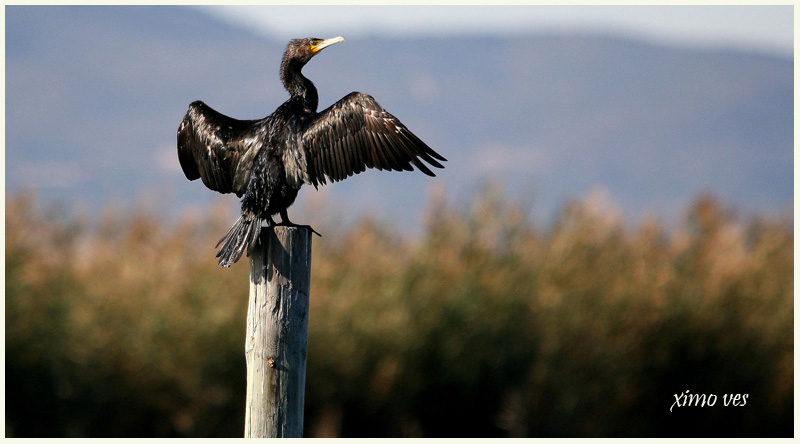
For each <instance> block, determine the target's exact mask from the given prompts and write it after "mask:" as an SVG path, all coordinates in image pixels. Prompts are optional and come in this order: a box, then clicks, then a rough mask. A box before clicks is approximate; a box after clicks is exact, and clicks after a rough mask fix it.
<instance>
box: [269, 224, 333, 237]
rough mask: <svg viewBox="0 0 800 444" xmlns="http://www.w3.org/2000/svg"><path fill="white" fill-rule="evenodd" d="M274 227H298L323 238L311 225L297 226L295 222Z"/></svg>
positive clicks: (274, 225)
mask: <svg viewBox="0 0 800 444" xmlns="http://www.w3.org/2000/svg"><path fill="white" fill-rule="evenodd" d="M272 226H273V227H297V228H308V229H309V230H311V232H312V233H314V234H316V235H317V236H319V237H322V235H321V234H319V233H318V232H317V230H315V229H314V228H312V227H311V225H298V224H296V223H293V222H281V223H274V224H273V225H272Z"/></svg>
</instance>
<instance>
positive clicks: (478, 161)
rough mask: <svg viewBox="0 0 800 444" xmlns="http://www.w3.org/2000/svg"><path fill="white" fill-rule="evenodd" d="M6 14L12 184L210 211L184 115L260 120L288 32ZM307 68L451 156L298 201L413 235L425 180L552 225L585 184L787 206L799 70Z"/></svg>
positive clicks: (535, 52)
mask: <svg viewBox="0 0 800 444" xmlns="http://www.w3.org/2000/svg"><path fill="white" fill-rule="evenodd" d="M5 12H6V190H7V192H13V191H15V190H19V189H23V188H34V189H37V190H38V192H39V194H40V195H41V196H43V197H44V198H46V199H49V200H57V201H60V202H62V204H63V205H65V206H67V207H72V206H77V207H82V208H86V209H88V210H89V211H97V210H99V209H101V208H103V207H105V206H106V205H108V204H109V203H113V204H115V205H121V206H126V205H128V204H130V203H132V202H134V201H136V200H137V199H139V198H141V197H142V196H146V197H150V198H151V200H157V201H158V202H159V203H158V204H157V206H158V207H159V208H170V209H172V210H171V211H172V212H173V214H175V213H179V212H181V211H183V210H184V209H187V208H190V207H195V208H197V207H203V208H204V207H205V206H206V205H207V203H208V202H209V201H210V200H212V199H214V198H215V197H216V196H218V195H217V194H216V193H213V192H211V191H209V190H207V189H206V188H205V187H203V185H202V184H201V183H199V182H188V181H187V180H186V179H185V178H184V176H183V174H182V172H181V171H180V167H179V166H178V162H177V157H176V149H175V132H176V130H177V126H178V123H179V122H180V120H181V118H182V117H183V114H184V112H185V111H186V108H187V106H188V104H189V103H190V102H191V101H193V100H196V99H202V100H203V101H205V102H206V103H208V104H209V105H210V106H212V107H214V108H215V109H217V110H219V111H220V112H223V113H225V114H227V115H230V116H232V117H237V118H260V117H264V116H266V115H267V114H269V113H271V112H272V111H273V110H274V109H275V107H277V106H278V105H279V104H280V103H281V102H282V101H283V100H285V98H286V97H287V94H286V93H285V91H283V89H282V87H281V84H280V81H279V79H278V64H279V61H280V57H281V55H282V53H283V50H284V47H285V44H286V42H287V41H288V40H289V39H290V38H294V37H299V36H286V38H285V39H283V40H281V41H270V40H267V39H264V38H262V37H259V36H256V35H254V34H252V33H249V32H248V31H247V30H245V29H243V28H236V27H233V26H231V25H229V24H227V23H225V22H223V21H219V20H216V19H215V18H213V17H210V16H207V15H205V14H204V13H203V12H201V11H198V10H195V9H192V8H186V7H144V6H136V7H128V6H125V7H121V6H113V7H108V6H106V7H88V6H80V7H61V6H57V7H56V6H7V7H6V10H5ZM320 37H326V36H320ZM304 72H305V74H306V75H307V76H308V77H309V78H311V79H312V80H313V81H314V82H315V84H316V85H317V87H318V88H319V90H320V106H321V107H327V106H328V105H329V104H331V103H333V102H334V101H336V100H338V99H339V98H340V97H342V96H344V95H345V94H347V93H349V92H351V91H353V90H359V91H362V92H366V93H369V94H371V95H373V96H375V97H376V98H377V100H378V101H379V102H380V103H381V104H382V105H383V106H384V107H386V108H387V109H388V110H389V111H390V112H392V113H393V114H395V115H396V116H398V117H399V118H400V119H401V120H402V121H403V122H404V123H405V124H406V125H407V126H408V127H409V128H411V129H412V131H414V132H415V133H416V134H417V135H419V136H420V137H421V138H422V139H423V140H425V141H426V142H427V143H428V144H429V145H431V146H432V147H434V149H436V150H437V151H438V152H440V153H442V154H443V155H444V156H445V157H447V158H448V159H449V162H447V164H446V167H447V168H446V169H445V170H444V171H442V172H441V174H439V175H438V177H437V178H435V179H431V178H428V177H426V176H424V175H422V174H419V173H416V174H410V173H402V174H401V173H385V172H377V171H376V172H367V173H365V174H362V175H360V176H356V178H352V179H349V180H347V181H344V182H341V183H336V184H333V185H329V186H326V187H323V188H321V189H320V191H314V189H313V187H311V188H308V187H306V188H305V189H304V190H303V191H301V193H300V196H301V197H300V199H299V200H298V204H296V206H299V207H301V208H302V207H303V205H304V202H306V203H307V202H308V201H309V199H314V198H316V197H319V196H325V198H326V199H330V200H332V201H333V202H341V203H342V207H343V208H346V209H351V210H352V211H353V212H354V214H359V213H361V212H365V211H367V212H370V213H373V214H376V215H378V216H379V217H380V218H382V219H384V220H387V221H392V220H394V221H395V222H396V225H397V226H401V227H404V228H405V229H409V230H410V231H413V230H414V226H415V225H417V224H418V223H419V221H420V216H419V211H420V210H421V209H422V208H424V205H425V204H426V203H427V201H428V197H429V190H430V189H431V187H433V186H438V185H441V186H443V187H444V189H445V192H446V194H447V195H448V196H451V197H453V198H457V199H464V198H467V197H469V196H470V195H471V193H472V192H473V191H474V190H475V189H476V188H477V187H478V186H479V184H480V183H481V182H482V181H484V180H487V179H488V180H497V181H500V182H502V183H504V184H505V185H506V189H507V190H508V191H509V192H510V193H511V194H512V195H514V196H516V197H522V196H525V195H527V194H530V193H534V194H535V196H536V197H535V201H534V202H535V204H534V211H535V212H536V213H537V214H538V215H540V216H545V217H547V216H548V215H550V214H552V213H553V211H554V210H555V209H556V208H557V207H558V205H559V204H561V203H563V201H564V200H565V199H568V198H576V197H581V196H584V195H586V194H587V193H589V192H590V191H592V190H595V189H602V190H606V191H607V193H608V195H609V196H610V197H611V199H612V201H614V202H616V203H618V204H619V205H620V206H621V207H622V208H623V209H624V211H625V212H626V214H627V215H628V216H630V217H631V218H633V219H636V218H638V217H639V216H641V215H643V214H653V215H657V216H662V217H666V218H667V219H670V218H675V217H676V216H675V215H676V212H677V211H679V210H682V209H683V208H684V206H685V204H686V203H687V202H688V201H689V200H690V199H692V198H694V197H695V196H696V195H697V194H698V193H700V192H704V191H709V192H712V193H713V194H715V195H717V196H719V197H721V198H722V199H724V200H725V201H726V202H731V203H735V204H737V205H739V206H740V207H741V208H742V209H744V210H746V211H767V212H776V211H782V210H785V209H787V208H791V206H792V204H793V118H794V116H793V113H794V109H793V94H794V93H793V91H794V84H793V79H794V73H793V61H792V60H791V59H785V58H779V57H773V56H766V55H760V54H757V53H746V52H734V51H716V50H691V49H684V48H681V49H678V48H670V47H664V46H657V45H653V44H649V43H644V42H640V41H635V40H630V39H623V38H617V37H614V36H605V35H535V34H532V35H530V36H526V37H518V36H515V37H509V38H489V37H474V38H456V37H446V38H444V37H443V38H414V39H391V40H390V39H377V38H371V39H367V38H362V39H350V40H348V41H347V42H345V43H344V44H341V45H337V46H335V47H333V48H331V49H329V50H326V51H325V52H324V53H323V54H322V55H320V56H319V57H317V58H315V59H314V60H313V61H312V62H311V63H310V64H309V65H308V66H307V67H306V69H305V71H304ZM228 199H229V200H230V202H231V203H230V206H231V211H232V212H234V211H236V209H237V208H238V201H237V200H236V199H235V198H234V197H229V198H228ZM165 211H166V210H165ZM295 211H297V210H295ZM290 212H291V210H290ZM293 219H297V221H302V222H306V221H304V220H302V218H300V219H298V218H296V217H295V218H293ZM309 222H310V221H309Z"/></svg>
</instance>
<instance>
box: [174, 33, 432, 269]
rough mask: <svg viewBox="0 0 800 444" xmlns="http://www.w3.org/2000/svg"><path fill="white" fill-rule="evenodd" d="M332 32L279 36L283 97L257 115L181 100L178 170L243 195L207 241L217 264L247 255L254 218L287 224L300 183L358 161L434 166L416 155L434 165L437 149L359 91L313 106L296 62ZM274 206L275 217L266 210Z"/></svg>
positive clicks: (339, 172)
mask: <svg viewBox="0 0 800 444" xmlns="http://www.w3.org/2000/svg"><path fill="white" fill-rule="evenodd" d="M341 41H344V38H343V37H334V38H332V39H327V40H323V39H318V38H305V39H296V40H292V41H291V42H289V45H288V47H287V48H286V53H285V54H284V56H283V61H282V62H281V80H282V81H283V85H284V87H286V90H287V91H289V95H290V97H289V100H287V101H286V102H284V103H283V104H282V105H281V106H280V107H278V109H277V110H275V112H273V113H272V114H271V115H269V116H268V117H266V118H263V119H261V120H237V119H233V118H230V117H227V116H225V115H223V114H220V113H219V112H217V111H215V110H213V109H211V108H210V107H209V106H208V105H206V104H205V103H203V102H201V101H199V100H198V101H196V102H193V103H192V104H191V105H189V110H188V111H187V112H186V116H185V117H184V118H183V121H182V122H181V124H180V127H179V128H178V159H179V160H180V163H181V168H182V169H183V172H184V174H185V175H186V178H188V179H189V180H195V179H197V178H202V179H203V183H204V184H205V185H206V186H207V187H208V188H210V189H212V190H214V191H218V192H220V193H236V195H237V196H239V197H242V196H244V197H243V198H242V215H241V217H239V219H238V220H237V221H236V223H235V224H234V225H233V226H232V227H231V229H230V230H228V232H227V233H226V234H225V236H223V237H222V239H220V240H219V242H218V243H217V247H219V246H220V245H222V247H221V248H220V250H219V252H218V253H217V255H216V257H217V258H219V263H220V265H222V266H223V267H229V266H231V264H233V263H234V262H236V261H238V260H239V258H240V257H241V256H242V254H243V253H244V252H245V251H247V255H248V256H249V255H250V253H251V252H252V249H253V247H254V246H255V245H256V243H257V242H258V235H259V232H260V231H261V224H262V222H263V221H266V222H267V223H268V224H269V226H275V225H288V226H297V225H296V224H293V223H292V222H291V221H289V217H288V216H287V214H286V209H287V207H289V206H290V205H291V204H292V203H293V202H294V200H295V198H296V197H297V192H298V190H299V189H300V187H301V186H302V185H303V184H304V183H307V184H310V185H314V187H318V186H319V185H324V184H325V183H326V182H327V181H328V180H330V181H331V182H335V181H339V180H343V179H346V178H347V177H350V176H352V175H353V174H358V173H361V172H362V171H364V170H365V169H366V168H377V169H379V170H394V171H412V170H413V168H412V165H414V166H416V167H417V169H419V170H420V171H422V172H423V173H425V174H427V175H429V176H434V174H433V172H431V170H430V169H429V168H428V167H427V166H426V165H425V164H424V163H423V162H422V161H421V160H424V161H425V162H427V163H428V164H430V165H432V166H434V167H437V168H443V166H442V164H440V163H439V162H438V161H437V160H440V161H445V160H446V159H445V158H444V157H442V156H441V155H439V154H438V153H436V152H435V151H433V150H432V149H431V148H430V147H428V145H426V144H425V143H424V142H423V141H421V140H420V139H419V138H418V137H417V136H415V135H414V134H413V133H411V131H409V130H408V128H406V127H405V125H403V124H402V123H401V122H400V121H399V120H398V119H397V118H396V117H395V116H393V115H391V114H389V113H388V112H387V111H386V110H384V109H383V108H382V107H381V106H380V105H379V104H378V102H376V101H375V99H374V98H372V97H371V96H369V95H367V94H363V93H360V92H353V93H350V94H348V95H347V96H345V97H344V98H342V99H341V100H339V101H338V102H336V103H335V104H333V105H332V106H330V107H329V108H327V109H325V110H324V111H322V112H320V113H318V112H317V104H318V103H317V102H318V100H319V98H318V96H317V90H316V88H315V87H314V84H312V83H311V81H310V80H308V79H307V78H306V77H304V76H303V74H302V73H301V70H302V68H303V66H305V64H306V63H307V62H308V61H309V60H311V58H312V57H314V55H316V54H317V53H319V52H320V51H322V50H323V49H324V48H327V47H328V46H330V45H333V44H334V43H338V42H341ZM420 159H421V160H420ZM278 213H280V215H281V223H280V224H276V223H275V221H274V220H273V219H272V215H273V214H278ZM308 228H311V227H308ZM311 230H312V231H314V230H313V229H311ZM314 232H315V233H316V231H314ZM317 234H319V233H317Z"/></svg>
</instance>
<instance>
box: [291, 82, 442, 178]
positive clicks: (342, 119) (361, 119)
mask: <svg viewBox="0 0 800 444" xmlns="http://www.w3.org/2000/svg"><path fill="white" fill-rule="evenodd" d="M300 147H302V149H303V150H304V151H305V157H306V178H307V182H308V183H310V184H312V185H314V186H317V185H319V184H322V185H324V184H325V183H326V181H327V180H330V181H332V182H335V181H339V180H343V179H346V178H348V177H349V176H352V175H353V174H358V173H360V172H362V171H364V170H365V169H367V168H377V169H379V170H394V171H413V168H412V165H413V166H416V167H417V169H419V170H420V171H422V172H423V173H425V174H427V175H429V176H435V174H433V172H432V171H431V170H430V169H429V168H428V166H427V165H425V163H423V162H422V161H423V160H424V161H425V162H427V163H428V164H430V165H432V166H434V167H436V168H444V167H443V166H442V164H440V163H439V162H438V161H437V160H441V161H446V160H447V159H445V158H444V157H442V156H440V155H439V154H438V153H436V152H435V151H433V150H432V149H431V148H430V147H429V146H428V145H426V144H425V142H423V141H422V140H420V139H419V138H418V137H417V136H415V135H414V134H413V133H412V132H411V131H409V130H408V128H406V127H405V125H403V124H402V123H401V122H400V121H399V120H398V119H397V118H396V117H395V116H393V115H391V114H389V113H388V112H386V110H384V109H383V108H381V106H380V105H379V104H378V102H376V101H375V99H373V98H372V97H371V96H369V95H367V94H362V93H358V92H354V93H350V94H349V95H347V96H345V97H344V98H342V99H341V100H339V101H338V102H336V103H335V104H333V105H332V106H331V107H330V108H328V109H326V110H324V111H322V112H321V113H320V114H318V115H317V117H316V118H315V119H314V121H313V122H311V124H310V125H309V127H308V128H307V129H306V130H305V131H304V133H303V135H302V137H301V140H300Z"/></svg>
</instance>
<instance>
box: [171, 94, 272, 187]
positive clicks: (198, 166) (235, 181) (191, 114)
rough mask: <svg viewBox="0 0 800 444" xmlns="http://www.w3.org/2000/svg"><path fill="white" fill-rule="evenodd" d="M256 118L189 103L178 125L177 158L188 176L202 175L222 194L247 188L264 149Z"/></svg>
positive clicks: (191, 177)
mask: <svg viewBox="0 0 800 444" xmlns="http://www.w3.org/2000/svg"><path fill="white" fill-rule="evenodd" d="M258 123H259V121H257V120H237V119H232V118H230V117H227V116H225V115H223V114H220V113H218V112H217V111H214V110H213V109H211V107H209V106H208V105H206V104H205V103H203V102H201V101H196V102H193V103H192V104H191V105H189V110H188V111H187V112H186V116H184V118H183V121H182V122H181V125H180V127H178V160H179V161H180V163H181V168H182V169H183V173H184V174H185V175H186V178H187V179H189V180H195V179H197V178H202V179H203V183H204V184H205V185H206V186H207V187H208V188H211V189H212V190H214V191H219V192H220V193H236V195H237V196H241V195H242V194H244V193H245V192H246V191H247V184H248V182H249V180H250V171H251V170H252V167H253V159H255V156H256V154H257V153H258V151H259V149H260V148H261V146H262V144H263V142H262V139H261V138H259V137H256V135H257V132H258V131H257V129H258V126H259V125H258Z"/></svg>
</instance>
